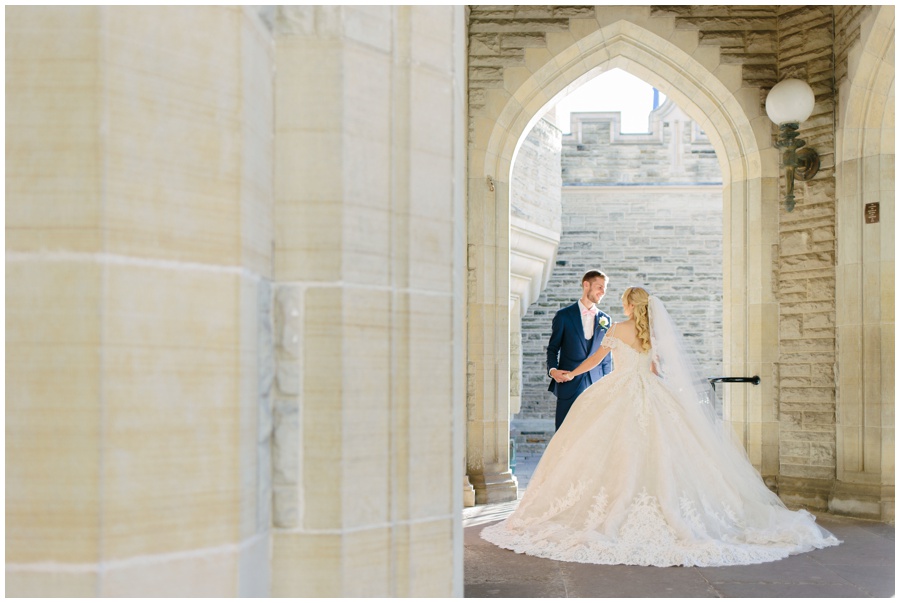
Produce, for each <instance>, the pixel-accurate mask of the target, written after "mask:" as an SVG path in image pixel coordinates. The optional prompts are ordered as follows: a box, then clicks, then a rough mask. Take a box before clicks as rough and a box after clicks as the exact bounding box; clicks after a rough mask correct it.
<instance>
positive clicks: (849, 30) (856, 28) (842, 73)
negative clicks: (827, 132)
mask: <svg viewBox="0 0 900 603" xmlns="http://www.w3.org/2000/svg"><path fill="white" fill-rule="evenodd" d="M871 12H872V7H871V6H866V5H858V4H856V5H843V6H835V7H834V33H835V36H834V80H835V88H837V87H838V86H840V85H841V84H842V83H843V82H844V81H845V80H846V79H847V73H848V69H849V61H848V59H849V55H850V49H851V48H853V46H854V45H856V44H858V43H859V41H860V28H861V24H862V22H863V20H864V19H866V18H867V17H868V16H869V15H870V14H871ZM838 125H840V122H838Z"/></svg>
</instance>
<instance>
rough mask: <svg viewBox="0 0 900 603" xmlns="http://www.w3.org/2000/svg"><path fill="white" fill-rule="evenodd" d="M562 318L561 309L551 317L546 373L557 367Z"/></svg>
mask: <svg viewBox="0 0 900 603" xmlns="http://www.w3.org/2000/svg"><path fill="white" fill-rule="evenodd" d="M562 336H563V318H562V311H561V310H560V311H559V312H557V313H556V315H555V316H554V317H553V326H552V327H551V330H550V342H549V343H548V344H547V373H548V374H549V373H550V371H552V370H553V369H555V368H559V348H560V346H561V345H562Z"/></svg>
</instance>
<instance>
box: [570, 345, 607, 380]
mask: <svg viewBox="0 0 900 603" xmlns="http://www.w3.org/2000/svg"><path fill="white" fill-rule="evenodd" d="M607 354H609V348H608V347H606V346H604V345H603V344H601V345H600V348H599V349H598V350H597V351H596V352H594V353H593V354H591V355H590V356H588V357H587V358H585V359H584V362H582V363H581V364H579V365H578V368H576V369H575V370H574V371H571V372H570V373H569V374H568V375H567V376H568V377H569V379H570V380H571V379H574V378H575V377H577V376H578V375H580V374H582V373H586V372H588V371H589V370H591V369H592V368H594V367H595V366H597V365H598V364H600V363H601V362H602V361H603V359H604V358H606V355H607Z"/></svg>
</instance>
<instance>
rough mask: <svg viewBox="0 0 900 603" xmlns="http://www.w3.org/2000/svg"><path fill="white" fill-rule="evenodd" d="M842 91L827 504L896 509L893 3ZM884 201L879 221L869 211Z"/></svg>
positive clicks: (840, 508)
mask: <svg viewBox="0 0 900 603" xmlns="http://www.w3.org/2000/svg"><path fill="white" fill-rule="evenodd" d="M862 39H863V43H862V44H860V45H859V46H858V47H857V48H856V53H855V55H851V57H850V60H849V64H850V65H849V67H850V68H849V72H848V78H847V80H845V81H844V82H843V84H842V85H841V87H840V89H839V94H840V96H839V108H840V113H839V117H838V119H839V123H841V124H842V127H841V129H840V132H841V133H842V137H841V139H839V140H838V144H837V152H838V158H837V161H836V180H837V188H838V190H839V191H841V194H842V196H841V199H840V204H839V207H838V212H837V224H836V231H837V237H838V248H837V249H838V255H837V268H836V271H837V282H838V283H840V284H841V285H840V286H839V287H838V288H837V291H836V299H835V302H836V312H835V314H836V317H837V318H836V320H837V323H836V331H837V333H836V335H837V363H838V366H839V367H840V369H841V370H840V374H839V375H838V379H837V396H836V401H837V413H836V414H837V417H836V418H837V430H836V449H837V450H836V451H837V458H836V461H837V467H836V468H837V483H836V484H835V488H834V492H833V494H832V496H831V499H830V500H829V508H830V509H831V510H833V511H835V512H838V513H847V514H850V515H856V516H864V517H865V516H868V517H873V518H876V519H883V520H886V519H893V512H894V504H893V503H894V445H893V442H894V437H893V426H894V421H893V417H894V379H893V374H894V373H893V367H894V337H893V333H894V317H893V301H894V279H893V275H894V270H895V264H894V254H893V250H894V195H895V191H894V102H895V98H894V64H893V57H894V7H893V6H881V7H877V10H875V11H873V13H872V14H871V15H870V16H869V19H868V20H867V22H866V23H865V24H864V25H863V36H862ZM869 203H879V204H880V221H879V222H873V223H868V222H867V220H866V216H865V213H866V212H865V208H866V205H867V204H869Z"/></svg>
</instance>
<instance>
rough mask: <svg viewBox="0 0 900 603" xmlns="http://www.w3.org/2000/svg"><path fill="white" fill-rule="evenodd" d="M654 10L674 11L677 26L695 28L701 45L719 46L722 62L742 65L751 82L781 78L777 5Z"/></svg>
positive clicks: (660, 10)
mask: <svg viewBox="0 0 900 603" xmlns="http://www.w3.org/2000/svg"><path fill="white" fill-rule="evenodd" d="M652 14H653V15H672V16H674V17H675V23H676V27H677V28H679V29H688V30H696V31H697V32H698V41H699V43H700V44H701V45H704V46H714V47H717V48H718V49H719V54H720V56H721V57H722V61H723V62H725V63H735V64H738V65H741V67H742V69H741V71H742V76H743V80H744V82H745V83H747V84H748V85H749V86H751V87H759V88H771V87H772V86H774V85H775V84H776V83H777V82H778V79H777V78H776V74H777V71H776V57H777V55H778V38H777V31H778V7H777V6H740V5H728V4H721V5H719V4H717V5H710V6H653V7H652Z"/></svg>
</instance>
